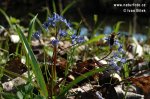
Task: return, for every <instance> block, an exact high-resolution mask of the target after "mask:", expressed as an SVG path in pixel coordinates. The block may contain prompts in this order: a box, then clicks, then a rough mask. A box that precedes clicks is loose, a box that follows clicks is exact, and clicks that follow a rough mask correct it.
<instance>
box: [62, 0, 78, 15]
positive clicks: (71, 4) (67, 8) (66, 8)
mask: <svg viewBox="0 0 150 99" xmlns="http://www.w3.org/2000/svg"><path fill="white" fill-rule="evenodd" d="M76 2H77V1H76V0H74V1H72V2H71V3H70V4H68V5H67V6H66V7H65V8H64V10H63V11H62V12H61V15H64V14H65V13H66V11H67V10H69V8H71V7H72V6H73V5H74V4H75V3H76Z"/></svg>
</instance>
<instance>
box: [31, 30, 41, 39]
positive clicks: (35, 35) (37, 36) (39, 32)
mask: <svg viewBox="0 0 150 99" xmlns="http://www.w3.org/2000/svg"><path fill="white" fill-rule="evenodd" d="M40 35H41V31H36V32H35V33H34V34H33V37H34V38H36V39H38V40H39V39H40Z"/></svg>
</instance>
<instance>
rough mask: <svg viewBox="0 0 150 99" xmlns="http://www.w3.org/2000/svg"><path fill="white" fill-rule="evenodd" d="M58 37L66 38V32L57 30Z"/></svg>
mask: <svg viewBox="0 0 150 99" xmlns="http://www.w3.org/2000/svg"><path fill="white" fill-rule="evenodd" d="M58 33H59V35H60V36H61V37H64V36H66V35H67V32H66V31H65V30H61V29H59V32H58Z"/></svg>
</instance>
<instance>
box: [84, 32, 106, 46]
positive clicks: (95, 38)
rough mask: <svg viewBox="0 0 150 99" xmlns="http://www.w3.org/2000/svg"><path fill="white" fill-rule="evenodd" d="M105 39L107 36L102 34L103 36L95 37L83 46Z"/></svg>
mask: <svg viewBox="0 0 150 99" xmlns="http://www.w3.org/2000/svg"><path fill="white" fill-rule="evenodd" d="M104 37H105V35H103V34H101V35H98V36H95V37H93V38H91V39H90V40H89V41H87V42H85V43H83V44H90V43H93V42H96V41H99V40H100V39H102V38H104Z"/></svg>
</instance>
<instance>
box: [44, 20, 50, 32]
mask: <svg viewBox="0 0 150 99" xmlns="http://www.w3.org/2000/svg"><path fill="white" fill-rule="evenodd" d="M49 25H50V23H49V22H44V24H43V27H44V28H45V29H46V30H47V31H48V28H49Z"/></svg>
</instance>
